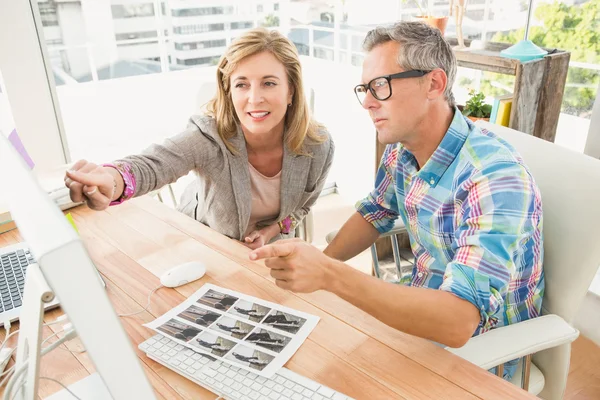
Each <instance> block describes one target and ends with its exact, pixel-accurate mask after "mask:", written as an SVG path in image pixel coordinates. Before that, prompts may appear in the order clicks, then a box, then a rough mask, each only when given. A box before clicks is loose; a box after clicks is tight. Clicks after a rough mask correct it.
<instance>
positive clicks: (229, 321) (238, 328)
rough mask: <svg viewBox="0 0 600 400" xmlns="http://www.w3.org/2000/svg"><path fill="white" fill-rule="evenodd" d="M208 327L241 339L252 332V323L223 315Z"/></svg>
mask: <svg viewBox="0 0 600 400" xmlns="http://www.w3.org/2000/svg"><path fill="white" fill-rule="evenodd" d="M210 329H213V330H215V331H217V332H221V333H224V334H226V335H229V336H232V337H234V338H236V339H243V338H245V337H246V336H248V334H249V333H250V332H252V329H254V325H250V324H247V323H245V322H242V321H238V320H236V319H233V318H229V317H225V316H224V317H221V318H220V319H219V320H218V321H217V322H215V323H214V324H213V325H212V326H211V327H210Z"/></svg>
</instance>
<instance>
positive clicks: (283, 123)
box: [65, 29, 334, 249]
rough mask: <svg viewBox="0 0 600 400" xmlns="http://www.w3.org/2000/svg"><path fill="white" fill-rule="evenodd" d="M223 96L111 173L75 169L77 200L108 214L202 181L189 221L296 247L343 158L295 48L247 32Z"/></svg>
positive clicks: (105, 168)
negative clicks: (190, 177) (297, 231)
mask: <svg viewBox="0 0 600 400" xmlns="http://www.w3.org/2000/svg"><path fill="white" fill-rule="evenodd" d="M217 86H218V89H217V93H216V95H215V97H214V98H213V99H212V100H211V101H210V103H209V104H208V107H207V110H208V111H207V114H206V115H193V116H192V117H191V118H190V121H189V123H188V127H187V129H186V130H185V131H184V132H182V133H180V134H179V135H176V136H174V137H172V138H170V139H167V140H166V141H165V142H164V143H163V144H160V145H158V144H154V145H152V146H150V147H149V148H147V149H146V150H144V151H143V152H142V153H141V154H140V155H134V156H129V157H125V158H124V159H122V160H118V161H114V162H112V163H110V164H102V165H96V164H93V163H89V162H87V161H85V160H80V161H78V162H77V163H75V164H74V165H73V167H72V168H71V170H69V171H67V173H66V176H65V185H66V186H67V187H69V188H70V195H71V199H72V200H73V201H76V202H78V201H86V202H87V204H88V206H89V207H90V208H92V209H94V210H103V209H105V208H107V207H108V206H109V205H115V204H120V203H121V202H123V201H125V200H127V199H130V198H132V197H135V196H141V195H143V194H146V193H148V192H150V191H152V190H155V189H158V188H160V187H162V186H164V185H166V184H169V183H172V182H175V181H176V180H177V179H178V178H179V177H181V176H184V175H186V174H188V172H190V171H194V172H195V174H196V179H195V180H194V182H192V183H191V184H190V185H189V186H188V187H187V188H186V190H185V192H184V194H183V195H182V198H181V202H180V206H179V210H180V211H181V212H183V213H185V214H187V215H189V216H190V217H192V218H194V219H196V220H197V221H199V222H201V223H203V224H205V225H208V226H209V227H211V228H212V229H214V230H216V231H218V232H220V233H222V234H224V235H227V236H229V237H231V238H235V239H238V240H241V241H243V242H244V243H245V244H246V245H247V246H248V247H250V248H253V249H255V248H258V247H261V246H262V245H264V244H266V243H269V242H272V241H274V240H277V239H280V238H282V237H286V238H290V237H293V235H294V228H295V226H296V225H297V224H298V223H299V222H300V221H301V220H302V219H303V218H304V217H305V216H306V214H307V213H308V211H309V210H310V208H311V206H312V205H313V204H314V203H315V201H316V200H317V197H318V196H319V193H320V191H321V189H322V188H323V185H324V183H325V179H326V177H327V173H328V172H329V169H330V167H331V162H332V160H333V153H334V144H333V142H332V140H331V137H330V136H329V133H328V132H327V131H326V130H325V129H324V128H323V127H322V126H320V125H319V124H317V123H316V122H315V121H314V120H313V119H312V116H311V115H310V112H309V109H308V107H307V103H306V99H305V97H304V89H303V86H302V71H301V66H300V61H299V58H298V53H297V52H296V49H295V47H294V45H293V44H292V43H291V42H290V41H289V40H288V39H287V38H285V37H284V36H282V35H281V34H280V33H278V32H275V31H268V30H266V29H254V30H251V31H249V32H247V33H246V34H244V35H242V36H241V37H239V38H238V39H236V40H235V41H234V42H233V43H232V44H231V46H229V48H228V49H227V51H226V52H225V54H224V55H223V56H222V57H221V60H220V62H219V65H218V68H217Z"/></svg>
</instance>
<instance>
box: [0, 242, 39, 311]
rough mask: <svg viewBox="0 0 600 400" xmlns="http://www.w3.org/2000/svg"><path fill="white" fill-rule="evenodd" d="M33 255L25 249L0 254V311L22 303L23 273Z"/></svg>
mask: <svg viewBox="0 0 600 400" xmlns="http://www.w3.org/2000/svg"><path fill="white" fill-rule="evenodd" d="M33 262H34V260H33V256H32V255H31V253H30V252H29V250H26V249H20V250H16V251H13V252H10V253H4V254H2V255H0V266H1V267H2V268H0V296H2V297H1V299H0V312H3V311H9V310H12V309H13V308H15V307H20V306H21V305H23V288H24V287H25V273H26V272H27V267H28V266H29V264H31V263H33Z"/></svg>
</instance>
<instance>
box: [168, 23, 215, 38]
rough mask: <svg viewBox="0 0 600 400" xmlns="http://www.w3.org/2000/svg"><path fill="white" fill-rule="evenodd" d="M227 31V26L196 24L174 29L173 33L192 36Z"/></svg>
mask: <svg viewBox="0 0 600 400" xmlns="http://www.w3.org/2000/svg"><path fill="white" fill-rule="evenodd" d="M222 30H225V24H196V25H184V26H177V27H175V28H173V33H175V34H181V35H192V34H194V33H202V32H215V31H222Z"/></svg>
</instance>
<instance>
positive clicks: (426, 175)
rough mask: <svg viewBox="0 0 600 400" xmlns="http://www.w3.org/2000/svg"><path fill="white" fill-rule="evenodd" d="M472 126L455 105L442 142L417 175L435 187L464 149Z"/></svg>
mask: <svg viewBox="0 0 600 400" xmlns="http://www.w3.org/2000/svg"><path fill="white" fill-rule="evenodd" d="M471 126H472V125H471V123H470V122H468V120H467V118H466V117H464V116H463V115H462V113H461V112H460V111H459V110H458V108H456V107H454V118H453V119H452V123H451V124H450V127H449V128H448V131H446V134H445V135H444V138H443V139H442V141H441V143H440V144H439V146H438V147H437V149H435V151H434V152H433V154H432V155H431V157H430V158H429V160H427V162H426V163H425V165H424V166H423V168H421V170H420V171H419V173H418V174H417V176H418V177H419V178H421V179H422V180H424V181H425V182H427V183H428V184H429V185H430V186H431V187H435V186H436V185H437V183H438V182H439V180H440V179H441V178H442V176H444V173H445V172H446V170H447V169H448V167H449V166H450V165H451V164H452V163H453V162H454V160H455V159H456V156H458V153H460V149H462V146H463V144H464V143H465V140H466V139H467V137H468V136H469V132H470V130H471Z"/></svg>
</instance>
